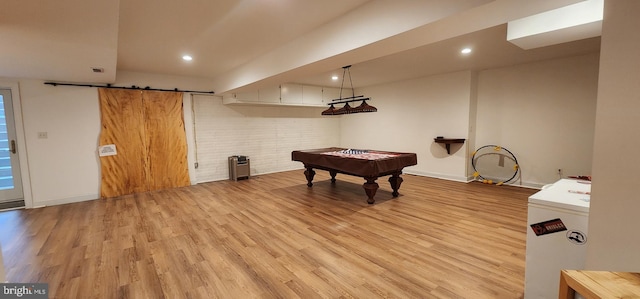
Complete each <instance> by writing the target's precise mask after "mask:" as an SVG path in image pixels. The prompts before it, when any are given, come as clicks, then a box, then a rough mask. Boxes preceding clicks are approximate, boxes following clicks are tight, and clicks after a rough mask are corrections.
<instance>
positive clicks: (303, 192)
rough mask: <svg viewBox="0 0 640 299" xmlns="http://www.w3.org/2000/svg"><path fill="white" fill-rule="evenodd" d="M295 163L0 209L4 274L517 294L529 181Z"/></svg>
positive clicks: (278, 288)
mask: <svg viewBox="0 0 640 299" xmlns="http://www.w3.org/2000/svg"><path fill="white" fill-rule="evenodd" d="M302 172H303V171H302V170H299V171H289V172H283V173H276V174H269V175H263V176H256V177H252V178H251V179H249V180H243V181H238V182H233V181H221V182H213V183H206V184H200V185H197V186H191V187H184V188H178V189H172V190H165V191H156V192H149V193H143V194H137V195H131V196H124V197H120V198H115V199H108V200H94V201H88V202H82V203H76V204H69V205H60V206H52V207H45V208H40V209H31V210H18V211H6V212H0V243H1V244H2V249H3V254H4V259H5V268H6V272H7V278H8V280H9V281H10V282H43V283H49V290H50V298H474V299H477V298H521V297H522V293H523V285H524V264H525V263H524V262H525V239H526V238H525V235H526V209H527V206H526V203H527V197H528V196H529V195H531V194H533V193H535V191H536V190H532V189H526V188H517V187H508V186H502V187H497V186H490V185H484V184H481V183H469V184H465V183H457V182H450V181H444V180H437V179H431V178H425V177H419V176H412V175H403V178H404V183H403V184H402V187H401V188H400V197H398V198H395V199H393V198H392V196H391V189H390V187H389V184H388V182H387V181H386V178H381V179H379V180H378V183H379V184H380V189H379V190H378V193H377V195H376V203H375V204H373V205H368V204H367V203H366V195H365V193H364V190H363V189H362V183H363V182H364V180H363V179H362V178H357V177H351V176H346V175H338V182H337V183H336V185H335V186H332V185H331V183H330V181H329V175H328V174H327V172H325V171H318V174H317V175H316V179H315V180H314V182H315V184H314V186H313V188H307V186H306V181H305V178H304V175H303V173H302Z"/></svg>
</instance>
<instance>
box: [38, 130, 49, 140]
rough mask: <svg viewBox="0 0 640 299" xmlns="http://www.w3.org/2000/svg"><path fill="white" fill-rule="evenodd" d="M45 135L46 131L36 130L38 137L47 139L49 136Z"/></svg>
mask: <svg viewBox="0 0 640 299" xmlns="http://www.w3.org/2000/svg"><path fill="white" fill-rule="evenodd" d="M47 135H48V134H47V132H38V139H47V138H49V136H47Z"/></svg>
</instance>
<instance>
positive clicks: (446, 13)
mask: <svg viewBox="0 0 640 299" xmlns="http://www.w3.org/2000/svg"><path fill="white" fill-rule="evenodd" d="M575 2H579V0H537V1H529V0H495V1H492V0H456V1H450V0H420V1H417V0H394V1H389V0H322V1H319V0H216V1H207V0H183V1H174V0H122V1H118V0H101V1H86V0H56V1H35V2H34V1H19V0H3V3H2V10H0V42H1V43H2V45H1V46H0V76H3V77H12V78H32V79H41V80H48V81H58V82H78V83H114V82H117V80H118V77H117V75H118V72H122V71H129V72H142V73H152V74H166V75H173V76H186V77H194V78H198V79H199V80H203V79H204V80H206V81H207V82H209V81H210V82H211V85H210V86H211V87H212V88H213V90H215V91H216V92H217V93H221V92H226V91H231V90H239V89H250V88H258V87H260V86H266V85H275V84H280V83H285V82H299V83H305V84H312V85H325V86H327V85H328V86H339V81H338V83H336V82H332V81H330V80H329V79H328V78H329V77H330V75H331V74H339V75H341V74H342V68H341V67H342V66H344V65H353V67H352V68H351V74H352V77H353V80H354V82H353V83H354V86H356V87H358V86H367V85H371V84H378V83H383V82H389V81H397V80H402V79H408V78H414V77H420V76H426V75H431V74H437V73H445V72H451V71H458V70H465V69H484V68H490V67H499V66H505V65H512V64H517V63H524V62H529V61H536V60H543V59H550V58H555V57H564V56H570V55H578V54H583V53H589V52H597V51H598V50H599V38H591V39H584V40H580V41H575V42H570V43H563V44H559V45H553V46H548V47H544V48H538V49H532V50H522V49H520V48H518V47H516V46H514V45H512V44H510V43H509V42H507V41H506V25H504V24H505V23H506V22H508V21H511V20H514V19H517V18H522V17H526V16H529V15H532V14H535V13H539V12H543V11H548V10H550V9H555V8H558V7H561V6H564V5H567V4H571V3H575ZM463 46H472V47H473V48H474V52H473V53H472V54H471V55H468V56H461V55H460V54H459V50H460V48H461V47H463ZM184 54H189V55H192V56H193V57H194V60H193V61H191V62H185V61H183V60H182V59H181V56H182V55H184ZM94 67H99V68H104V70H105V72H104V73H94V72H92V68H94Z"/></svg>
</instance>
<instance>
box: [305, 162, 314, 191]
mask: <svg viewBox="0 0 640 299" xmlns="http://www.w3.org/2000/svg"><path fill="white" fill-rule="evenodd" d="M315 175H316V172H315V171H313V168H311V167H307V170H305V171H304V176H305V177H307V186H309V187H311V186H313V183H312V181H313V176H315Z"/></svg>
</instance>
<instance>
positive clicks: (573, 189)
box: [524, 179, 591, 299]
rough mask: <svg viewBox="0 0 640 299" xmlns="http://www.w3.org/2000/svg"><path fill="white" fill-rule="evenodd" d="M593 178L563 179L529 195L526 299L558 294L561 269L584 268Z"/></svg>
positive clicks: (543, 298)
mask: <svg viewBox="0 0 640 299" xmlns="http://www.w3.org/2000/svg"><path fill="white" fill-rule="evenodd" d="M590 192H591V182H589V181H581V180H573V179H561V180H559V181H557V182H555V183H554V184H552V185H550V186H545V188H543V189H542V190H541V191H539V192H537V193H536V194H533V195H531V196H530V197H529V205H528V213H527V215H528V216H527V257H526V266H525V288H524V298H525V299H549V298H558V288H559V287H558V286H559V283H560V270H562V269H574V270H581V269H584V262H585V257H586V249H587V248H586V243H587V242H588V236H587V226H588V219H589V201H590V197H591V196H590Z"/></svg>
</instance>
